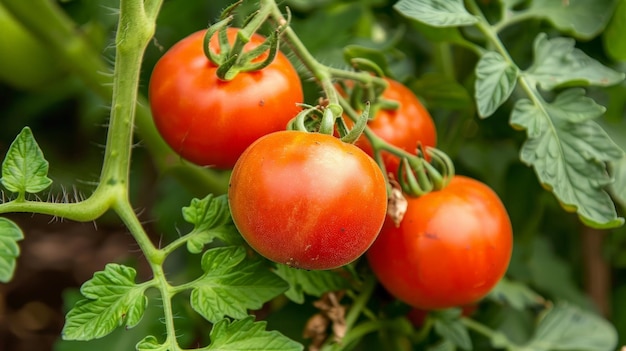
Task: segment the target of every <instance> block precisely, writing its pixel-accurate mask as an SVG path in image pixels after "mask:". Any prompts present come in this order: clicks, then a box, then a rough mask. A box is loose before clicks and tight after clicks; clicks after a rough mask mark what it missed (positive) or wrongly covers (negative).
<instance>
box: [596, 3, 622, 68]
mask: <svg viewBox="0 0 626 351" xmlns="http://www.w3.org/2000/svg"><path fill="white" fill-rule="evenodd" d="M618 1H619V2H618V4H617V7H616V8H615V11H614V12H613V17H612V18H611V22H609V25H608V26H607V27H606V30H605V31H604V33H603V34H602V42H603V43H604V51H606V53H607V54H608V55H609V56H610V57H611V58H612V59H613V60H615V61H626V40H624V33H626V0H618Z"/></svg>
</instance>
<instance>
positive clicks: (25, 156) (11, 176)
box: [0, 127, 52, 194]
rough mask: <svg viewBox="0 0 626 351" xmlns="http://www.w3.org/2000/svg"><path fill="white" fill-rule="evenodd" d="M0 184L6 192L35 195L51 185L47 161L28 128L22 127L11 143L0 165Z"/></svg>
mask: <svg viewBox="0 0 626 351" xmlns="http://www.w3.org/2000/svg"><path fill="white" fill-rule="evenodd" d="M0 182H1V183H2V185H4V187H5V188H7V190H9V191H11V192H14V193H19V194H24V193H31V194H35V193H38V192H40V191H42V190H44V189H46V188H47V187H49V186H50V184H52V180H51V179H50V178H48V161H46V159H45V158H44V156H43V152H42V151H41V149H40V148H39V145H37V142H36V141H35V138H34V137H33V133H32V132H31V130H30V128H28V127H24V129H22V131H21V132H20V134H18V136H17V137H16V138H15V140H14V141H13V143H11V146H10V147H9V151H8V152H7V155H6V157H5V159H4V162H3V163H2V178H0Z"/></svg>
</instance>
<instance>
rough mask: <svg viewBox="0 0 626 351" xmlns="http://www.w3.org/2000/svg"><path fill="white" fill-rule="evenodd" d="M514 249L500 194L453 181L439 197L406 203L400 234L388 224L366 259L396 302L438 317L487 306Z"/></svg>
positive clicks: (465, 180)
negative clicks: (472, 306)
mask: <svg viewBox="0 0 626 351" xmlns="http://www.w3.org/2000/svg"><path fill="white" fill-rule="evenodd" d="M512 248H513V236H512V229H511V222H510V220H509V216H508V214H507V212H506V209H505V208H504V205H503V204H502V202H501V201H500V199H499V198H498V196H497V195H496V193H495V192H493V190H491V189H490V188H489V187H488V186H486V185H485V184H483V183H481V182H479V181H477V180H474V179H470V178H467V177H463V176H455V177H454V178H453V179H452V181H451V182H450V184H449V185H448V186H447V187H445V188H444V189H442V190H440V191H435V192H431V193H428V194H426V195H424V196H421V197H419V198H409V199H408V208H407V212H406V214H405V216H404V219H403V220H402V222H401V223H400V225H399V227H396V226H395V225H394V223H393V221H391V220H390V219H389V218H387V220H386V221H385V224H384V226H383V228H382V230H381V233H380V235H379V237H378V239H377V240H376V242H375V243H374V244H373V245H372V247H371V248H370V249H369V250H368V252H367V258H368V261H369V263H370V266H371V267H372V270H373V271H374V273H375V274H376V276H377V277H378V279H379V281H380V282H381V284H382V285H383V286H384V287H385V288H386V289H387V290H388V291H389V292H390V293H391V294H392V295H394V296H395V297H396V298H398V299H399V300H401V301H403V302H405V303H407V304H409V305H411V306H413V307H417V308H420V309H425V310H435V309H444V308H449V307H455V306H462V305H468V304H472V303H474V302H476V301H478V300H480V299H481V298H483V297H484V296H485V295H486V294H487V293H488V292H489V291H490V290H491V289H492V288H493V287H494V286H495V285H496V283H497V282H498V281H499V280H500V278H502V276H503V275H504V273H505V272H506V269H507V266H508V264H509V260H510V258H511V252H512Z"/></svg>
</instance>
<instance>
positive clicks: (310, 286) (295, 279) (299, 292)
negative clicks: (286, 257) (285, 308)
mask: <svg viewBox="0 0 626 351" xmlns="http://www.w3.org/2000/svg"><path fill="white" fill-rule="evenodd" d="M274 272H275V273H276V274H277V275H278V276H279V277H281V278H282V279H284V280H285V281H286V282H288V283H289V290H287V291H286V292H285V296H287V297H288V298H289V299H290V300H291V301H293V302H296V303H300V304H301V303H304V294H305V293H306V294H309V295H313V296H318V297H319V296H322V294H324V293H325V292H328V291H337V290H342V289H346V288H348V287H349V286H350V284H349V282H348V281H347V280H346V279H345V278H343V277H342V276H340V275H339V274H338V273H337V272H335V271H306V270H302V269H296V268H291V267H289V266H287V265H284V264H277V265H276V270H275V271H274Z"/></svg>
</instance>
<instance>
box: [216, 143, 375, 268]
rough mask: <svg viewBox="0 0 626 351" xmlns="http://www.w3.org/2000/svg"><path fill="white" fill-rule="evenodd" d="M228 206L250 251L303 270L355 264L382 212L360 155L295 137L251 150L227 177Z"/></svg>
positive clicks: (370, 166) (366, 160) (370, 164)
mask: <svg viewBox="0 0 626 351" xmlns="http://www.w3.org/2000/svg"><path fill="white" fill-rule="evenodd" d="M228 199H229V203H230V210H231V213H232V217H233V221H234V223H235V225H236V226H237V229H238V230H239V231H240V232H241V234H242V236H243V237H244V239H245V240H246V241H247V242H248V243H249V244H250V246H251V247H252V248H254V249H255V250H256V251H257V252H258V253H260V254H261V255H262V256H264V257H266V258H268V259H270V260H272V261H275V262H278V263H283V264H287V265H289V266H292V267H296V268H302V269H332V268H336V267H340V266H343V265H346V264H348V263H350V262H352V261H354V260H356V259H357V258H358V257H359V256H361V255H362V254H363V253H364V252H365V251H366V250H367V248H368V247H370V245H371V244H372V242H374V240H375V239H376V236H377V235H378V233H379V231H380V228H381V226H382V224H383V222H384V220H385V213H386V210H387V193H386V190H385V180H384V178H383V174H382V172H381V171H380V168H379V167H378V166H377V165H376V163H375V162H374V161H373V160H372V159H371V158H370V157H369V156H368V155H367V154H365V153H364V152H363V151H362V150H360V149H359V148H357V147H356V146H354V145H352V144H346V143H344V142H342V141H340V140H339V139H337V138H334V137H332V136H329V135H324V134H318V133H304V132H297V131H281V132H276V133H272V134H269V135H266V136H264V137H262V138H260V139H259V140H257V141H256V142H254V143H253V144H252V145H251V146H250V147H249V148H248V149H247V150H246V151H245V152H244V153H243V154H242V155H241V157H240V159H239V161H237V164H236V165H235V168H234V169H233V173H232V175H231V180H230V185H229V191H228Z"/></svg>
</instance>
